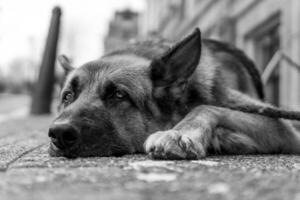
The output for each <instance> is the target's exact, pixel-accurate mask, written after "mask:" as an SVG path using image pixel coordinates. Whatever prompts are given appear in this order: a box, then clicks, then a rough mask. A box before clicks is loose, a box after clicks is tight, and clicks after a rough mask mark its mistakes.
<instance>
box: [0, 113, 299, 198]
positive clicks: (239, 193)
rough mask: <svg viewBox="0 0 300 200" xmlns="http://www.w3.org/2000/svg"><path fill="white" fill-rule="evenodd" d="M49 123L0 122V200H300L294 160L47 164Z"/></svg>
mask: <svg viewBox="0 0 300 200" xmlns="http://www.w3.org/2000/svg"><path fill="white" fill-rule="evenodd" d="M50 120H51V117H49V116H44V117H39V118H33V117H28V118H26V119H18V120H13V121H12V120H10V121H7V122H5V123H2V124H0V199H1V200H12V199H22V200H26V199H30V200H35V199H36V200H42V199H56V200H59V199H62V200H66V199H80V200H82V199H99V200H103V199H129V200H135V199H145V200H148V199H149V200H150V199H189V200H192V199H239V200H240V199H272V200H273V199H293V200H296V199H297V200H298V199H299V200H300V156H289V155H273V156H222V157H216V156H214V157H208V158H206V159H204V160H199V161H153V160H151V159H149V158H148V157H147V156H144V155H133V156H125V157H119V158H117V157H110V158H109V157H103V158H86V159H75V160H68V159H65V158H51V157H49V156H48V154H47V147H48V144H47V142H48V139H47V137H46V136H47V127H48V125H49V123H50Z"/></svg>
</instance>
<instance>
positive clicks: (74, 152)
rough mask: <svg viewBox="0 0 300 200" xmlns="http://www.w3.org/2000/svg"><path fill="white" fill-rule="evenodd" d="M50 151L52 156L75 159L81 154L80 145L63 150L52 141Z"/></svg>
mask: <svg viewBox="0 0 300 200" xmlns="http://www.w3.org/2000/svg"><path fill="white" fill-rule="evenodd" d="M48 152H49V155H50V156H51V157H66V158H73V159H74V158H77V157H79V156H80V155H79V152H80V151H79V147H77V148H72V149H68V150H61V149H59V148H58V147H56V146H55V144H53V143H52V142H50V145H49V149H48Z"/></svg>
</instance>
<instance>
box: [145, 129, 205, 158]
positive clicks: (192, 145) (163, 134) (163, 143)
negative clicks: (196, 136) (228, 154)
mask: <svg viewBox="0 0 300 200" xmlns="http://www.w3.org/2000/svg"><path fill="white" fill-rule="evenodd" d="M196 143H197V141H193V139H192V138H190V137H189V136H187V135H185V134H184V133H179V132H178V131H176V130H169V131H160V132H157V133H154V134H152V135H150V136H149V138H148V139H147V140H146V142H145V144H144V146H145V151H146V153H148V154H149V155H150V157H151V158H154V159H168V160H169V159H171V160H182V159H189V160H191V159H199V158H201V157H204V156H205V151H204V148H203V147H202V145H201V144H200V143H199V144H196Z"/></svg>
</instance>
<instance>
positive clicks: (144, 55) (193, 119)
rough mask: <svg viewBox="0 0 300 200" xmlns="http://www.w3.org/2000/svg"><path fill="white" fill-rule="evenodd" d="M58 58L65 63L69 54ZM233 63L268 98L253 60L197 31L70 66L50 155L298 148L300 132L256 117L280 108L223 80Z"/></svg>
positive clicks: (185, 155)
mask: <svg viewBox="0 0 300 200" xmlns="http://www.w3.org/2000/svg"><path fill="white" fill-rule="evenodd" d="M60 60H61V63H62V65H63V66H64V65H66V63H67V60H66V58H64V57H61V59H60ZM231 65H234V66H235V68H238V66H240V67H239V70H238V72H239V74H238V76H239V75H240V76H242V73H244V74H245V77H246V76H247V75H249V74H250V77H251V78H252V81H253V82H254V84H255V87H256V90H257V92H258V96H259V97H261V98H263V90H262V85H261V81H260V79H259V77H258V76H259V74H258V71H257V69H256V68H255V66H254V65H253V63H252V62H251V61H250V60H249V59H248V58H247V57H246V56H245V55H244V54H243V53H242V52H241V51H240V50H237V49H235V48H233V47H230V46H226V45H223V44H222V43H219V42H215V41H211V40H205V41H201V35H200V31H199V30H198V29H197V30H196V31H195V32H194V33H193V34H191V35H190V36H188V37H186V38H185V39H183V40H182V41H180V42H178V43H176V44H175V45H171V44H170V43H168V42H165V41H161V40H157V41H146V42H137V43H134V44H132V45H131V46H129V47H128V48H126V49H124V50H119V51H115V52H112V53H109V54H107V55H105V56H104V57H102V58H101V59H99V60H96V61H93V62H89V63H87V64H85V65H83V66H82V67H80V68H79V69H76V70H71V71H70V66H69V64H67V65H66V66H64V68H66V70H67V71H69V75H68V77H67V80H66V83H65V86H64V88H63V91H62V109H61V112H60V114H59V116H58V117H57V119H56V120H55V121H54V123H53V126H52V127H51V128H50V131H49V136H50V137H51V138H52V144H51V148H50V154H51V155H62V156H67V157H78V156H109V155H122V154H127V153H142V152H146V153H149V154H150V155H152V156H153V157H154V158H162V159H196V158H201V157H203V156H205V155H207V154H208V153H220V154H224V153H231V154H232V153H233V154H246V153H300V136H299V135H298V134H297V133H296V132H295V131H294V130H293V128H292V127H291V126H290V125H289V124H288V123H287V122H285V121H282V120H280V119H273V118H270V117H267V116H262V115H258V114H264V115H270V116H272V117H276V114H274V113H276V112H277V111H276V109H275V108H273V107H271V106H268V105H266V104H264V103H262V102H261V101H258V100H255V99H254V98H250V97H248V96H246V95H243V94H242V93H240V92H238V91H237V90H236V89H239V88H235V87H234V86H233V87H231V85H230V84H228V82H226V80H224V78H223V76H224V75H225V73H224V71H226V70H228V69H229V70H231V69H230V66H231ZM240 68H241V69H240ZM233 71H235V70H233ZM247 72H248V73H247ZM226 73H227V72H226ZM245 83H246V84H247V82H244V84H245ZM240 90H242V89H241V88H240ZM267 107H268V108H267ZM229 108H231V109H229ZM258 108H259V109H258ZM260 108H267V109H265V110H261V109H260ZM233 109H234V110H236V111H234V110H233ZM241 111H245V112H253V113H255V114H249V113H245V112H241ZM260 111H262V112H260ZM274 111H275V112H274ZM277 114H283V113H278V112H277ZM277 117H284V116H282V115H280V116H277ZM75 133H76V134H75ZM59 141H60V142H59ZM66 141H67V142H66ZM68 142H72V145H70V144H68ZM143 144H144V147H143Z"/></svg>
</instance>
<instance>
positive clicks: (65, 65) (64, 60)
mask: <svg viewBox="0 0 300 200" xmlns="http://www.w3.org/2000/svg"><path fill="white" fill-rule="evenodd" d="M57 60H58V62H59V63H60V65H61V66H62V68H63V69H64V71H65V75H67V74H69V73H70V72H71V71H72V70H73V69H74V68H73V67H72V66H71V64H70V60H69V58H68V57H67V56H65V55H60V56H58V57H57Z"/></svg>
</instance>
